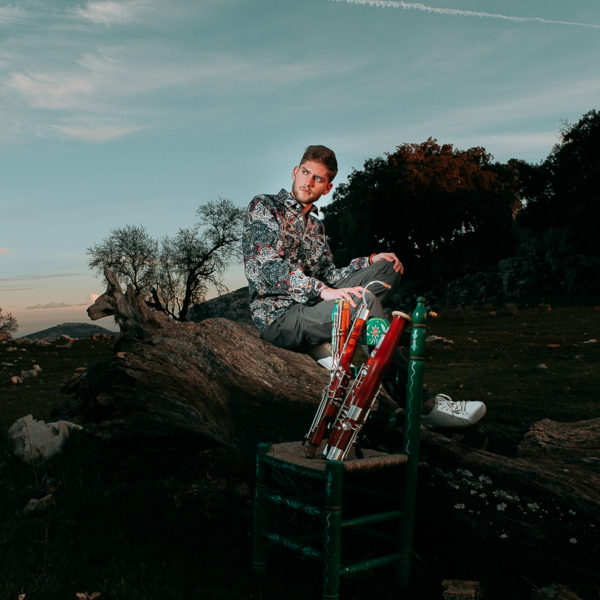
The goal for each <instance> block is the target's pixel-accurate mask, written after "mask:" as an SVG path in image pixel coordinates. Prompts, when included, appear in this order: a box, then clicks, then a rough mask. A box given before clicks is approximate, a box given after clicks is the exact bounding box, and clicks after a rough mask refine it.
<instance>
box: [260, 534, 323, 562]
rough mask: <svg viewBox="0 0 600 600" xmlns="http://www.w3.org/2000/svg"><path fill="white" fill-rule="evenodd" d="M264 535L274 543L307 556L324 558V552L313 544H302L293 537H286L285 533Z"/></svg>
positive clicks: (318, 558)
mask: <svg viewBox="0 0 600 600" xmlns="http://www.w3.org/2000/svg"><path fill="white" fill-rule="evenodd" d="M264 536H265V537H266V538H267V539H268V540H269V541H270V542H271V543H272V544H277V545H279V546H283V547H284V548H287V549H288V550H293V551H294V552H299V553H300V554H302V555H304V556H307V557H309V558H316V559H317V560H323V553H322V552H320V551H319V550H317V549H316V548H314V547H313V546H308V545H306V544H302V543H299V542H297V541H296V540H293V539H291V538H288V537H285V536H283V535H279V534H278V533H270V532H266V533H264Z"/></svg>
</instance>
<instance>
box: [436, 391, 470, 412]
mask: <svg viewBox="0 0 600 600" xmlns="http://www.w3.org/2000/svg"><path fill="white" fill-rule="evenodd" d="M435 400H436V404H437V403H438V400H440V401H442V402H443V403H444V407H446V408H447V410H448V412H451V413H453V414H455V415H461V414H463V413H464V412H465V408H466V406H467V403H466V402H463V401H461V400H452V398H450V396H448V395H447V394H437V396H436V397H435Z"/></svg>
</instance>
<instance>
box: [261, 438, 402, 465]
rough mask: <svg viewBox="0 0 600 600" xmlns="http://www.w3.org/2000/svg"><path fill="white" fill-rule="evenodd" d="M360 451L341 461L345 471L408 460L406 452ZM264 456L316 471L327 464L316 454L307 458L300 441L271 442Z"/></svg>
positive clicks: (366, 449) (399, 463) (304, 448)
mask: <svg viewBox="0 0 600 600" xmlns="http://www.w3.org/2000/svg"><path fill="white" fill-rule="evenodd" d="M361 453H362V456H361V457H360V458H359V457H357V456H351V457H348V458H347V459H346V460H344V461H343V463H342V464H343V466H344V470H345V471H346V472H356V471H372V470H377V469H385V468H386V467H394V466H398V465H402V464H404V463H406V462H407V461H408V456H407V455H406V454H389V453H387V452H379V451H378V450H373V449H371V448H363V449H362V450H361ZM266 456H268V457H269V458H272V459H275V460H280V461H285V462H286V463H289V464H291V465H296V466H298V467H301V468H304V469H314V470H316V471H325V467H326V466H327V461H326V460H325V458H320V457H319V456H318V455H317V457H315V458H307V457H306V447H305V446H304V445H303V443H302V442H284V443H281V444H273V445H272V446H271V447H270V449H269V452H268V453H267V455H266Z"/></svg>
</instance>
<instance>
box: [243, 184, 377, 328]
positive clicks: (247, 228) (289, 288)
mask: <svg viewBox="0 0 600 600" xmlns="http://www.w3.org/2000/svg"><path fill="white" fill-rule="evenodd" d="M313 210H314V211H315V212H316V208H315V209H313ZM242 248H243V253H244V271H245V273H246V278H247V279H248V284H249V291H250V312H251V313H252V320H253V321H254V324H255V325H256V328H257V329H258V331H259V333H261V334H262V332H263V331H264V330H265V328H266V327H267V326H268V325H270V324H271V323H273V321H275V320H276V319H277V318H279V317H280V316H281V315H283V314H284V313H285V312H286V310H288V309H289V308H290V306H292V305H293V304H295V303H301V304H313V303H315V302H317V301H318V300H319V294H320V293H321V290H323V288H324V287H326V286H333V285H335V283H336V282H338V281H339V280H340V279H343V278H344V277H347V276H348V275H350V273H352V272H353V271H357V270H358V269H362V268H364V267H366V266H368V264H369V259H368V257H362V258H355V259H354V260H353V261H352V262H351V263H350V264H349V265H348V266H347V267H344V268H341V269H337V268H336V267H335V265H334V263H333V256H332V254H331V250H330V248H329V244H328V243H327V240H326V239H325V228H324V227H323V223H322V222H321V221H320V220H319V219H318V218H317V217H316V216H315V215H314V214H312V212H311V213H309V214H308V215H307V218H306V222H305V219H304V216H303V215H302V205H301V204H300V203H299V202H298V201H297V200H296V199H295V198H294V197H293V196H292V195H291V194H289V193H288V192H287V191H286V190H281V191H280V192H279V194H277V195H271V194H261V195H259V196H256V197H254V198H253V199H252V202H250V205H249V206H248V210H247V212H246V217H245V220H244V233H243V238H242Z"/></svg>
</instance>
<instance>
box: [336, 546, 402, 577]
mask: <svg viewBox="0 0 600 600" xmlns="http://www.w3.org/2000/svg"><path fill="white" fill-rule="evenodd" d="M404 558H405V557H404V555H403V554H401V553H399V552H397V553H396V554H386V555H385V556H379V557H377V558H370V559H367V560H361V561H359V562H356V563H353V564H351V565H346V566H345V567H342V568H341V569H340V575H342V576H343V575H353V574H354V573H362V572H363V571H368V570H370V569H375V568H377V567H384V566H386V565H391V564H393V563H395V562H399V561H401V560H404Z"/></svg>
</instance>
